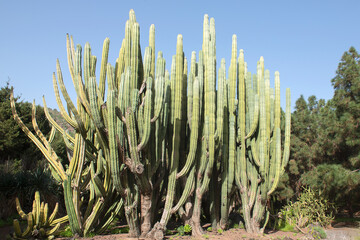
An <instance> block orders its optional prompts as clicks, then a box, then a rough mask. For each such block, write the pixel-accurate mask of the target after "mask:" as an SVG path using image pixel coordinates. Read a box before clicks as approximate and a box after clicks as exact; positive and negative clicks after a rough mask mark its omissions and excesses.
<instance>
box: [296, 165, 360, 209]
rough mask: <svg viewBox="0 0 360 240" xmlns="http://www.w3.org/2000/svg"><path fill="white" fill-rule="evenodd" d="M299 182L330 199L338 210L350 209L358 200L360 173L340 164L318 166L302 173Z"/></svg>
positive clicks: (359, 196) (359, 194) (359, 197)
mask: <svg viewBox="0 0 360 240" xmlns="http://www.w3.org/2000/svg"><path fill="white" fill-rule="evenodd" d="M301 182H302V183H303V184H304V185H307V186H309V187H310V188H311V189H313V190H314V191H317V192H321V194H322V196H324V197H325V198H327V199H331V200H332V202H333V203H334V204H336V206H337V207H338V208H339V209H351V208H352V205H353V204H354V203H356V201H357V200H358V199H360V172H357V171H355V172H354V171H351V170H349V169H346V168H344V167H343V166H341V165H340V164H320V165H319V166H317V167H316V168H314V169H313V170H311V171H309V172H306V173H304V174H303V175H302V177H301Z"/></svg>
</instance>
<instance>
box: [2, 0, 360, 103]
mask: <svg viewBox="0 0 360 240" xmlns="http://www.w3.org/2000/svg"><path fill="white" fill-rule="evenodd" d="M130 9H134V10H135V14H136V17H137V21H138V22H139V23H140V30H141V46H142V49H144V48H145V47H146V46H147V44H148V31H149V27H150V25H151V24H155V28H156V40H155V42H156V51H159V50H161V51H163V53H164V57H165V59H166V61H167V63H166V68H167V69H170V64H171V63H170V61H171V56H172V55H173V54H175V51H176V36H177V34H182V35H183V39H184V52H185V56H186V57H187V58H188V59H190V56H191V52H192V51H199V50H200V49H201V44H202V24H203V16H204V14H208V15H209V16H210V17H214V18H215V24H216V41H217V60H218V63H220V60H221V58H225V59H226V63H227V66H228V65H229V62H230V56H231V37H232V35H233V34H236V35H237V37H238V48H239V49H240V48H242V49H244V51H245V60H246V61H247V62H248V66H249V71H251V72H253V71H254V70H255V67H256V61H257V60H258V59H259V58H260V56H263V57H264V59H265V67H266V68H268V69H269V70H270V72H271V74H272V81H273V73H274V72H275V71H279V72H280V80H281V92H282V105H283V106H284V103H285V97H284V96H285V88H287V87H289V88H290V89H291V92H292V106H294V104H295V101H296V99H298V98H299V96H300V95H301V94H303V95H304V96H305V97H306V98H307V97H309V96H310V95H316V96H317V98H324V99H330V98H331V97H332V96H333V88H332V86H331V82H330V80H331V79H332V78H333V77H334V76H335V71H336V68H337V65H338V63H339V61H340V58H341V56H342V54H343V53H344V52H345V51H347V50H348V49H349V47H350V46H354V47H355V48H356V49H357V50H358V51H360V18H359V10H360V1H356V0H354V1H347V0H342V1H330V0H328V1H320V0H316V1H315V0H311V1H308V0H304V1H292V0H286V1H241V0H238V1H226V0H221V1H196V0H193V1H172V0H169V1H156V0H152V1H150V0H142V1H130V0H129V1H120V0H119V1H93V0H88V1H85V0H74V1H67V0H66V1H65V0H62V1H49V0H47V1H36V0H33V1H25V0H24V1H16V0H13V1H5V0H0V87H3V86H5V83H6V82H7V81H8V78H10V84H11V85H12V86H14V88H15V95H21V96H22V99H23V100H24V101H32V100H33V99H35V100H36V103H37V104H41V105H42V100H41V97H42V95H45V97H46V100H47V102H48V105H49V107H52V108H57V105H56V101H55V97H54V92H53V88H52V72H54V71H55V63H56V59H57V58H59V60H60V63H61V66H62V69H63V73H64V77H65V84H66V85H67V88H68V89H73V86H72V82H71V79H70V77H69V73H68V72H69V71H68V67H67V59H66V41H65V39H66V33H69V34H71V35H73V37H74V40H75V43H79V44H81V45H83V46H84V44H85V43H86V42H89V43H90V44H91V47H92V53H93V54H94V55H96V56H97V57H98V61H99V60H100V58H101V48H102V44H103V40H104V39H105V38H106V37H109V38H110V55H109V61H110V62H111V63H112V64H114V63H115V59H116V57H117V56H118V52H119V49H120V45H121V41H122V39H123V37H124V28H125V22H126V20H127V19H128V13H129V10H130ZM98 67H99V64H98ZM70 92H72V93H73V92H74V91H70Z"/></svg>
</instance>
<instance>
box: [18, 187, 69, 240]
mask: <svg viewBox="0 0 360 240" xmlns="http://www.w3.org/2000/svg"><path fill="white" fill-rule="evenodd" d="M15 203H16V210H17V211H18V213H19V215H20V217H21V218H22V220H27V227H26V229H24V231H21V227H20V223H19V221H18V220H17V219H14V222H13V227H14V235H13V237H14V238H15V239H26V238H54V237H55V236H56V234H57V232H58V230H59V228H60V225H61V224H64V223H66V222H67V221H68V216H64V217H62V218H57V219H55V217H56V214H57V212H58V209H59V204H58V203H56V205H55V208H54V210H53V212H52V213H51V214H50V216H49V207H48V204H47V203H44V202H40V193H39V192H38V191H37V192H35V199H34V201H33V210H32V211H31V212H29V213H28V214H25V213H24V211H23V210H22V209H21V206H20V202H19V199H18V198H16V199H15Z"/></svg>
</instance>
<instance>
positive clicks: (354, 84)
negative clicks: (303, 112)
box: [331, 47, 360, 169]
mask: <svg viewBox="0 0 360 240" xmlns="http://www.w3.org/2000/svg"><path fill="white" fill-rule="evenodd" d="M331 83H332V85H333V87H334V90H335V91H334V96H333V99H332V101H331V102H332V105H333V107H334V108H335V109H336V110H335V113H336V120H337V124H336V125H335V127H336V133H335V134H334V136H333V140H334V142H335V143H336V146H337V150H338V151H337V152H336V155H337V158H339V160H340V161H341V162H342V164H343V165H344V166H346V167H348V168H351V169H355V168H359V167H360V138H359V136H360V126H359V124H360V55H359V54H358V53H357V51H356V50H355V48H354V47H350V49H349V51H347V52H345V53H344V54H343V56H342V58H341V60H340V63H339V65H338V68H337V70H336V76H335V77H334V78H333V79H332V80H331Z"/></svg>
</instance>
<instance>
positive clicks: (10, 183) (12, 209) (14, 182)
mask: <svg viewBox="0 0 360 240" xmlns="http://www.w3.org/2000/svg"><path fill="white" fill-rule="evenodd" d="M36 191H40V193H41V195H42V196H43V198H44V200H45V201H46V202H48V203H49V207H51V208H53V207H54V206H55V204H56V202H58V201H60V202H62V199H63V197H62V196H60V195H59V193H61V191H60V186H59V185H58V184H57V183H56V182H55V181H54V180H53V178H52V177H51V174H50V173H49V172H48V171H46V170H43V169H41V168H38V169H36V170H35V171H33V172H30V171H21V172H17V173H15V174H12V173H3V172H0V206H7V207H6V208H5V207H3V208H1V209H0V219H6V218H8V217H9V216H11V215H14V214H15V213H16V206H15V198H16V197H18V198H19V200H20V204H21V206H23V209H24V210H25V211H27V212H29V211H31V209H32V199H33V196H34V194H35V192H36ZM62 209H63V207H62V204H60V210H61V211H62Z"/></svg>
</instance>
